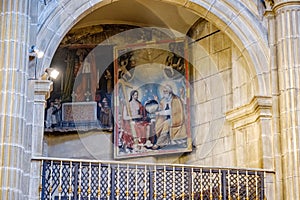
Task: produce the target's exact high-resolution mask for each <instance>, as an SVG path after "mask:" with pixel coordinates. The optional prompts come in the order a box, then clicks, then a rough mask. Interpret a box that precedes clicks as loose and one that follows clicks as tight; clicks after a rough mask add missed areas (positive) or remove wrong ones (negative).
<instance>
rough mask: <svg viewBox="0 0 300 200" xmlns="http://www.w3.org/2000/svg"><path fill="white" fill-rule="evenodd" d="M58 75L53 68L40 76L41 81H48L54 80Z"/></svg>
mask: <svg viewBox="0 0 300 200" xmlns="http://www.w3.org/2000/svg"><path fill="white" fill-rule="evenodd" d="M58 75H59V71H57V70H56V69H54V68H47V69H46V70H45V73H44V74H43V75H42V76H41V79H42V80H48V79H49V78H52V79H56V78H57V77H58Z"/></svg>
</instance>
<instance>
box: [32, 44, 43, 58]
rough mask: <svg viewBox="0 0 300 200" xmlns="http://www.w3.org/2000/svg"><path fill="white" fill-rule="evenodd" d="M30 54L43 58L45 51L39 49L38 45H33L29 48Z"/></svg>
mask: <svg viewBox="0 0 300 200" xmlns="http://www.w3.org/2000/svg"><path fill="white" fill-rule="evenodd" d="M29 56H32V57H37V58H42V57H43V56H44V52H43V51H41V50H39V49H38V48H37V47H36V46H34V45H32V46H31V48H30V49H29Z"/></svg>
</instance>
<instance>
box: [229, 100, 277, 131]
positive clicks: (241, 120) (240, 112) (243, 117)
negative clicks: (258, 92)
mask: <svg viewBox="0 0 300 200" xmlns="http://www.w3.org/2000/svg"><path fill="white" fill-rule="evenodd" d="M271 117H272V98H271V97H267V96H255V97H254V98H253V99H252V100H251V102H250V103H248V104H246V105H243V106H241V107H238V108H236V109H233V110H231V111H229V112H227V113H226V119H227V120H228V121H229V122H231V123H232V124H233V127H234V128H238V127H243V126H246V125H248V124H251V123H254V122H255V121H257V120H258V119H260V118H271Z"/></svg>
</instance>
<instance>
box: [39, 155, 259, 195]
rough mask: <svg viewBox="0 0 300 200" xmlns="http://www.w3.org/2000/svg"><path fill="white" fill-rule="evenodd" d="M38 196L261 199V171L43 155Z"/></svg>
mask: <svg viewBox="0 0 300 200" xmlns="http://www.w3.org/2000/svg"><path fill="white" fill-rule="evenodd" d="M41 163H42V166H41V171H42V174H41V175H42V176H41V192H40V199H49V200H52V199H54V200H79V199H80V200H104V199H105V200H106V199H110V200H114V199H117V200H152V199H153V200H162V199H165V200H169V199H170V200H173V199H174V200H179V199H181V200H225V199H229V200H263V199H264V172H263V171H255V170H237V169H208V168H203V167H194V166H176V165H173V166H172V165H144V164H124V163H96V162H81V161H59V160H43V161H42V162H41Z"/></svg>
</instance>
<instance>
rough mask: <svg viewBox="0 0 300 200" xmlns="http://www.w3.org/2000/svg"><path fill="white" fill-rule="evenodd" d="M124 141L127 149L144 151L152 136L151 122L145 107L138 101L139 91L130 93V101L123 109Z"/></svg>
mask: <svg viewBox="0 0 300 200" xmlns="http://www.w3.org/2000/svg"><path fill="white" fill-rule="evenodd" d="M122 121H123V124H122V127H123V131H124V132H123V134H122V136H121V137H122V141H123V143H124V145H125V147H126V148H129V149H132V150H134V151H139V150H143V147H144V144H145V143H146V142H147V139H148V138H149V134H150V122H149V120H148V119H147V113H146V110H145V108H144V106H143V105H142V104H141V102H140V101H139V100H138V91H137V90H132V91H131V92H130V99H129V102H128V103H127V105H126V106H124V108H123V120H122Z"/></svg>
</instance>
